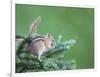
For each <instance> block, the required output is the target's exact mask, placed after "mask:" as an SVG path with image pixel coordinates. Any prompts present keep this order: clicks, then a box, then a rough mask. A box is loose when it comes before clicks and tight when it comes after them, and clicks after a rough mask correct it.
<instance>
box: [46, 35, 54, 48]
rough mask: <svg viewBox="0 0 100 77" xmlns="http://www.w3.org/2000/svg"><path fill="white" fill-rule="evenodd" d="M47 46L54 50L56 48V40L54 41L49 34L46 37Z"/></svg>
mask: <svg viewBox="0 0 100 77" xmlns="http://www.w3.org/2000/svg"><path fill="white" fill-rule="evenodd" d="M45 44H46V47H47V48H54V47H55V40H54V38H53V37H52V36H51V35H49V34H47V35H46V36H45Z"/></svg>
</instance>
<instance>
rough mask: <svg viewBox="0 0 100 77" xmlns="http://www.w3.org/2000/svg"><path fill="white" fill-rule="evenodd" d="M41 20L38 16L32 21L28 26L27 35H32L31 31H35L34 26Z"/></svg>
mask: <svg viewBox="0 0 100 77" xmlns="http://www.w3.org/2000/svg"><path fill="white" fill-rule="evenodd" d="M40 21H41V17H40V16H38V17H37V18H36V19H35V20H34V21H33V23H32V24H31V26H30V29H29V36H31V35H32V33H36V27H37V26H38V24H39V23H40Z"/></svg>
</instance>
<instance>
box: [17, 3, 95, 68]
mask: <svg viewBox="0 0 100 77" xmlns="http://www.w3.org/2000/svg"><path fill="white" fill-rule="evenodd" d="M15 13H16V34H18V35H22V36H27V35H28V29H29V26H30V25H31V23H32V22H33V20H34V19H35V18H36V17H37V16H41V18H42V21H41V23H40V24H39V26H38V28H37V32H38V33H40V34H46V33H49V34H51V35H52V36H53V37H54V38H55V39H57V38H58V35H62V36H63V40H62V41H65V40H69V39H75V40H76V44H75V45H74V46H73V47H71V49H70V50H69V52H68V53H67V54H65V57H64V58H65V60H72V59H74V60H76V65H77V69H88V68H94V9H93V8H74V7H54V6H40V5H39V6H38V5H24V4H16V12H15Z"/></svg>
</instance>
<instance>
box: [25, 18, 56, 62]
mask: <svg viewBox="0 0 100 77" xmlns="http://www.w3.org/2000/svg"><path fill="white" fill-rule="evenodd" d="M40 20H41V17H40V16H38V17H37V18H36V19H35V20H34V21H33V23H32V25H31V26H30V29H29V36H30V37H31V38H30V40H29V41H28V42H27V43H26V44H25V47H26V48H27V49H28V50H29V51H30V52H31V53H32V54H34V55H35V56H37V59H38V60H39V61H42V60H41V56H42V55H43V54H44V53H45V52H48V50H50V49H52V48H54V46H55V40H54V38H53V37H52V36H51V35H49V34H47V35H45V36H43V35H36V27H37V25H38V24H39V22H40ZM32 33H34V35H33V34H32Z"/></svg>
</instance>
